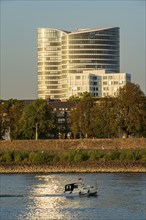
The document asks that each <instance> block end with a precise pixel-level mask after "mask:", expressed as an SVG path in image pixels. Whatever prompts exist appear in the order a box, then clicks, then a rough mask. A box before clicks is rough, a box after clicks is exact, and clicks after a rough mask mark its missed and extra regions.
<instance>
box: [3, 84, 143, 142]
mask: <svg viewBox="0 0 146 220" xmlns="http://www.w3.org/2000/svg"><path fill="white" fill-rule="evenodd" d="M71 100H72V101H74V102H76V105H75V107H74V108H73V109H72V110H71V111H70V112H69V113H68V115H67V117H68V119H67V121H68V122H67V124H66V123H65V124H64V125H63V126H64V127H62V129H61V130H60V126H59V125H58V122H57V115H56V113H55V112H54V111H53V108H52V107H51V105H50V104H48V103H47V102H46V101H45V100H42V99H37V100H35V101H33V102H32V103H31V104H27V105H26V104H24V102H22V101H19V100H16V99H10V100H7V101H4V102H1V103H0V138H1V139H2V138H3V137H4V136H5V135H6V133H9V135H10V138H11V139H47V138H58V137H59V136H58V134H59V133H60V132H62V133H63V134H64V137H67V134H69V136H68V137H70V138H114V137H123V136H124V137H129V136H133V137H146V96H145V95H144V93H143V92H142V90H141V89H140V87H139V85H136V84H133V83H127V84H126V85H125V86H124V87H123V88H120V89H119V91H118V94H117V96H116V97H105V98H101V99H100V100H99V101H97V100H95V99H94V98H93V97H92V96H91V94H90V93H84V94H82V95H81V96H78V97H71V98H70V99H69V100H68V101H71Z"/></svg>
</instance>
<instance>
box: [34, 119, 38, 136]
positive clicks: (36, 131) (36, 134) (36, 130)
mask: <svg viewBox="0 0 146 220" xmlns="http://www.w3.org/2000/svg"><path fill="white" fill-rule="evenodd" d="M35 139H36V140H38V123H37V122H36V124H35Z"/></svg>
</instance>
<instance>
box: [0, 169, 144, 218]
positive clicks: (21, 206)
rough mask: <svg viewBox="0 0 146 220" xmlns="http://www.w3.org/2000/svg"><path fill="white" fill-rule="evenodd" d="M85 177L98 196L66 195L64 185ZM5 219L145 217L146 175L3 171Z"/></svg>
mask: <svg viewBox="0 0 146 220" xmlns="http://www.w3.org/2000/svg"><path fill="white" fill-rule="evenodd" d="M80 177H81V178H84V180H85V182H86V183H87V184H91V185H92V184H94V183H95V181H97V184H98V189H99V192H98V196H97V197H70V198H66V197H64V196H63V194H62V192H63V190H64V185H65V184H67V183H70V182H75V181H76V180H78V178H80ZM0 187H1V189H0V205H1V206H0V219H1V220H15V219H19V220H25V219H27V220H36V219H37V220H45V219H50V220H56V219H57V220H58V219H62V220H72V219H73V220H90V219H91V220H94V219H95V220H108V219H109V220H145V219H146V174H144V173H143V174H142V173H97V174H91V173H87V174H84V173H81V174H69V173H67V174H1V175H0Z"/></svg>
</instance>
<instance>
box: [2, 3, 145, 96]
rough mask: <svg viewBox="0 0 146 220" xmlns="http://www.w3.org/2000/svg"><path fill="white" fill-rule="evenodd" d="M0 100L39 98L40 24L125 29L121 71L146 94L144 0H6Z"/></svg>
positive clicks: (3, 18) (62, 27)
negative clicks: (128, 75)
mask: <svg viewBox="0 0 146 220" xmlns="http://www.w3.org/2000/svg"><path fill="white" fill-rule="evenodd" d="M0 4H1V9H0V10H1V15H0V16H1V19H0V22H1V30H0V31H1V34H0V37H1V41H0V42H1V58H0V61H1V65H0V73H1V75H0V80H1V81H0V98H1V99H10V98H14V99H36V98H37V28H40V27H44V28H45V27H46V28H56V29H63V30H69V31H75V30H76V29H77V28H96V27H120V72H128V73H131V76H132V82H133V83H135V84H138V85H140V88H141V90H142V91H143V92H145V94H146V66H145V60H146V58H145V53H146V44H145V39H146V36H145V35H146V31H145V28H146V27H145V23H146V22H145V21H146V20H145V19H146V15H145V14H146V1H145V0H131V1H128V0H113V1H111V0H102V1H98V0H94V1H92V0H86V1H83V0H82V1H78V0H74V1H70V0H68V1H67V0H66V1H63V0H60V1H59V0H58V1H56V0H53V1H49V0H48V1H47V0H46V1H43V0H40V1H39V0H37V1H31V0H25V1H22V0H19V1H13V0H9V1H8V0H1V2H0Z"/></svg>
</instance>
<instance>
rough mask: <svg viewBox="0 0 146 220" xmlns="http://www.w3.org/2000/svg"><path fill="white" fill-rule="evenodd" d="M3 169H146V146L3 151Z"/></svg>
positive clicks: (69, 170) (0, 155)
mask: <svg viewBox="0 0 146 220" xmlns="http://www.w3.org/2000/svg"><path fill="white" fill-rule="evenodd" d="M0 165H1V166H0V172H1V173H23V172H24V173H28V172H32V173H33V172H146V149H133V150H130V149H124V150H117V149H116V150H93V149H92V150H91V149H90V150H85V149H77V150H68V151H60V152H58V151H50V152H48V151H18V150H6V151H2V150H1V151H0Z"/></svg>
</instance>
